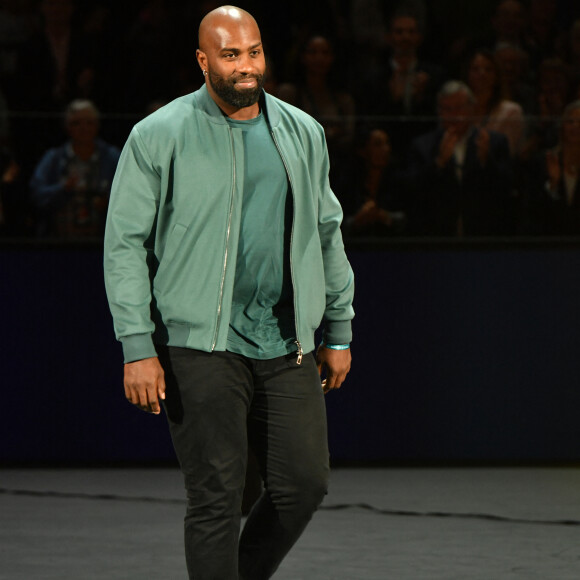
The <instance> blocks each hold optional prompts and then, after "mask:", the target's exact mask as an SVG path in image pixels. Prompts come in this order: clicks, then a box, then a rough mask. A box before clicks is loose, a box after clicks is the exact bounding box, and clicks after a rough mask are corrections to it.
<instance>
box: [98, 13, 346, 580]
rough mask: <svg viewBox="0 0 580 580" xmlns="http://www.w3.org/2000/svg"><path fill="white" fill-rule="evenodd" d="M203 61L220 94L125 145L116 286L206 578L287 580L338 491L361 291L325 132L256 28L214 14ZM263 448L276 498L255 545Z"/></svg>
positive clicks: (129, 362) (114, 219) (196, 567)
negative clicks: (348, 252) (249, 465)
mask: <svg viewBox="0 0 580 580" xmlns="http://www.w3.org/2000/svg"><path fill="white" fill-rule="evenodd" d="M197 61H198V63H199V65H200V67H201V69H202V71H203V74H204V76H205V85H204V86H203V87H202V88H201V89H200V90H199V91H196V92H195V93H193V94H190V95H187V96H185V97H181V98H179V99H177V100H176V101H173V102H172V103H170V104H169V105H167V106H165V107H163V108H162V109H160V110H158V111H157V112H155V113H154V114H153V115H151V116H149V117H148V118H146V119H145V120H143V121H141V122H140V123H139V124H137V125H136V127H135V128H134V129H133V131H132V133H131V135H130V137H129V140H128V142H127V144H126V145H125V148H124V150H123V153H122V156H121V160H120V162H119V168H118V171H117V175H116V177H115V181H114V184H113V191H112V195H111V203H110V210H109V216H108V223H107V231H106V241H105V277H106V285H107V292H108V297H109V302H110V305H111V310H112V313H113V318H114V321H115V328H116V334H117V337H118V338H119V339H120V340H121V342H122V343H123V350H124V355H125V363H126V364H125V381H124V383H125V393H126V396H127V398H128V399H129V400H130V401H131V402H132V403H134V404H135V405H137V406H138V407H140V408H141V409H143V410H145V411H149V412H152V413H159V412H160V399H161V400H162V401H163V400H164V407H165V410H166V413H167V416H168V420H169V426H170V430H171V434H172V438H173V442H174V446H175V450H176V453H177V457H178V459H179V462H180V465H181V468H182V471H183V473H184V476H185V485H186V489H187V497H188V506H187V512H186V517H185V544H186V560H187V566H188V571H189V574H190V577H191V578H196V580H203V579H210V578H212V579H216V578H219V579H220V580H228V579H231V580H233V579H237V578H238V577H239V578H245V579H246V580H248V579H251V580H256V579H261V578H270V577H271V575H272V574H273V573H274V571H275V570H276V568H277V567H278V565H279V563H280V562H281V560H282V559H283V557H284V556H285V554H286V553H287V552H288V550H289V549H290V548H291V547H292V545H293V544H294V542H295V541H296V540H297V539H298V537H299V536H300V534H301V532H302V531H303V529H304V527H305V526H306V524H307V522H308V521H309V519H310V518H311V516H312V514H313V512H314V511H315V510H316V509H317V507H318V505H319V504H320V502H321V501H322V498H323V495H324V494H325V491H326V486H327V477H328V447H327V442H326V419H325V410H324V397H323V389H324V390H331V389H335V388H338V387H340V385H341V384H342V382H343V381H344V378H345V376H346V374H347V373H348V371H349V368H350V360H351V357H350V349H349V343H350V340H351V328H350V326H351V322H350V321H351V319H352V317H353V311H352V305H351V304H352V296H353V275H352V270H351V269H350V266H349V264H348V261H347V259H346V256H345V253H344V248H343V245H342V240H341V236H340V230H339V226H340V221H341V215H342V214H341V209H340V206H339V204H338V202H337V200H336V198H335V197H334V195H333V194H332V192H331V191H330V189H329V186H328V169H329V168H328V155H327V152H326V146H325V142H324V132H323V130H322V128H321V127H320V126H319V125H318V124H317V123H316V122H315V121H314V120H312V119H311V118H310V117H309V116H307V115H306V114H304V113H303V112H301V111H299V110H298V109H296V108H294V107H292V106H290V105H287V104H285V103H283V102H281V101H279V100H277V99H275V98H273V97H271V96H270V95H267V94H265V93H264V92H263V90H262V83H263V78H264V72H265V61H264V51H263V47H262V42H261V39H260V31H259V29H258V25H257V24H256V22H255V20H254V19H253V17H252V16H251V15H249V14H248V13H247V12H245V11H243V10H240V9H238V8H235V7H233V6H223V7H221V8H217V9H216V10H213V11H212V12H210V13H209V14H207V15H206V16H205V18H204V19H203V20H202V22H201V25H200V29H199V50H198V51H197ZM322 318H324V321H325V325H324V332H323V344H324V346H321V347H320V348H319V349H318V351H317V356H316V360H315V357H314V356H313V355H312V354H311V351H313V350H314V342H313V332H314V330H315V328H316V327H317V326H318V325H319V323H320V321H321V319H322ZM317 365H318V369H317ZM322 369H326V381H325V382H323V389H322V388H321V384H320V376H319V372H321V371H322ZM248 442H249V444H250V445H251V447H252V448H253V450H254V452H255V454H256V457H257V459H258V462H259V465H260V470H261V474H262V477H263V480H264V487H265V491H264V493H263V494H262V496H261V498H260V500H259V501H258V502H257V503H256V505H255V506H254V508H253V510H252V512H251V514H250V515H249V517H248V520H247V522H246V525H245V527H244V530H243V533H242V535H241V538H240V539H239V542H238V532H239V526H240V505H241V499H242V488H243V484H244V473H245V467H246V465H245V463H246V456H247V455H246V453H247V445H248ZM238 560H239V565H238Z"/></svg>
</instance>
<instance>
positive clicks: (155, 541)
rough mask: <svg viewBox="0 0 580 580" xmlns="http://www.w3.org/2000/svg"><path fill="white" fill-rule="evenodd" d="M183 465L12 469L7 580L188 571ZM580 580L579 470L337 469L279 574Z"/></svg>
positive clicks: (5, 529)
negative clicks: (183, 535) (184, 543)
mask: <svg viewBox="0 0 580 580" xmlns="http://www.w3.org/2000/svg"><path fill="white" fill-rule="evenodd" d="M183 509H184V502H183V491H182V483H181V476H180V474H179V473H178V472H177V471H176V470H174V469H79V470H67V469H58V470H56V469H55V470H39V469H4V470H2V471H1V472H0V579H2V580H17V579H26V580H35V579H56V578H58V579H59V580H68V579H74V580H85V579H86V580H92V579H97V578H99V579H101V578H106V579H127V580H129V579H131V580H133V579H134V580H147V579H154V580H164V579H168V580H172V579H184V578H186V574H185V565H184V561H183V553H182V539H181V531H182V518H183ZM472 578H473V579H482V580H495V579H503V578H522V579H526V580H532V579H542V580H567V579H570V580H572V579H574V580H578V579H579V578H580V469H578V468H545V469H538V468H533V469H532V468H501V469H488V468H477V469H467V468H458V469H438V468H437V469H436V468H420V469H419V468H415V469H394V468H388V469H336V470H334V472H333V476H332V485H331V491H330V493H329V495H328V497H327V499H326V500H325V502H324V504H323V507H322V509H321V510H320V511H319V512H318V513H317V514H316V516H315V518H314V519H313V521H312V523H311V525H310V526H309V528H308V529H307V531H306V532H305V533H304V535H303V536H302V538H301V539H300V541H299V542H298V544H297V545H296V546H295V548H294V549H293V551H292V552H291V553H290V554H289V556H288V557H287V559H286V560H285V561H284V563H283V565H282V566H281V568H280V569H279V571H278V573H277V574H276V575H275V579H276V580H323V579H324V580H379V579H380V580H384V579H394V580H406V579H411V580H422V579H428V580H432V579H442V580H454V579H457V580H466V579H472Z"/></svg>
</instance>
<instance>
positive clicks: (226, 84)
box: [208, 71, 264, 109]
mask: <svg viewBox="0 0 580 580" xmlns="http://www.w3.org/2000/svg"><path fill="white" fill-rule="evenodd" d="M208 78H209V83H210V85H211V87H212V89H213V90H214V91H215V93H216V94H217V95H218V96H219V97H220V99H222V100H223V101H224V102H226V103H227V104H228V105H231V106H232V107H236V108H238V109H242V108H244V107H251V106H252V105H254V104H255V103H257V102H258V99H259V98H260V94H261V92H262V87H263V86H264V75H261V74H253V75H251V74H237V75H235V76H231V77H224V76H221V75H219V74H217V73H214V72H212V71H208ZM250 78H253V79H256V86H255V87H252V88H240V87H238V86H236V85H237V84H238V83H239V82H240V81H242V80H247V79H250Z"/></svg>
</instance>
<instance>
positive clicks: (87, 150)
mask: <svg viewBox="0 0 580 580" xmlns="http://www.w3.org/2000/svg"><path fill="white" fill-rule="evenodd" d="M72 148H73V151H74V154H75V155H76V156H77V157H78V158H79V159H82V160H83V161H88V160H89V159H90V158H91V157H92V155H93V153H94V152H95V142H94V141H91V142H90V143H73V145H72Z"/></svg>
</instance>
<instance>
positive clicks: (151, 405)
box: [123, 357, 165, 415]
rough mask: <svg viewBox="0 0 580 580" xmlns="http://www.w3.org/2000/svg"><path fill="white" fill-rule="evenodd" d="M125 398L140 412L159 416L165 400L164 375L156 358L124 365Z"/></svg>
mask: <svg viewBox="0 0 580 580" xmlns="http://www.w3.org/2000/svg"><path fill="white" fill-rule="evenodd" d="M123 384H124V385H125V397H127V400H128V401H129V402H131V403H133V405H135V406H136V407H139V409H141V410H142V411H146V412H147V413H154V414H155V415H159V413H160V412H161V406H160V404H159V399H165V373H164V372H163V368H162V367H161V363H160V362H159V359H158V358H157V357H152V358H145V359H143V360H138V361H135V362H130V363H126V364H125V378H124V382H123Z"/></svg>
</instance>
